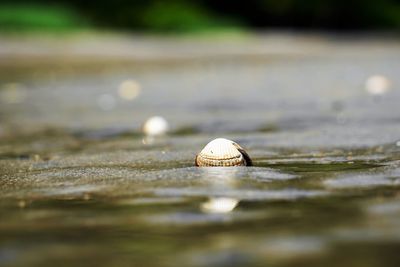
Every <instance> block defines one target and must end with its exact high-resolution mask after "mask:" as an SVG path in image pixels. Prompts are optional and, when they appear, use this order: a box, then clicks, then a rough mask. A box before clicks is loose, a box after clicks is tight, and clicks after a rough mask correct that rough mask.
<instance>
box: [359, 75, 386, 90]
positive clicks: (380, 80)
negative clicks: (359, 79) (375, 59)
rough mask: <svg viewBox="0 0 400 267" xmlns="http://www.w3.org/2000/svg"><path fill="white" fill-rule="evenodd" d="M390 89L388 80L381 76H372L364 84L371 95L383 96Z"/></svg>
mask: <svg viewBox="0 0 400 267" xmlns="http://www.w3.org/2000/svg"><path fill="white" fill-rule="evenodd" d="M389 88H390V80H389V79H388V78H387V77H385V76H383V75H372V76H370V77H369V78H368V79H367V81H366V82H365V89H366V90H367V92H368V93H369V94H371V95H383V94H385V93H386V92H387V91H388V90H389Z"/></svg>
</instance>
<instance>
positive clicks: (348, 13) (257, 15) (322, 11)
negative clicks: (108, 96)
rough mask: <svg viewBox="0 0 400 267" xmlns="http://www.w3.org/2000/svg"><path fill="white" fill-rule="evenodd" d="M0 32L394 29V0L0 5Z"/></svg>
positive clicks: (398, 8)
mask: <svg viewBox="0 0 400 267" xmlns="http://www.w3.org/2000/svg"><path fill="white" fill-rule="evenodd" d="M0 27H1V30H2V31H35V30H36V31H71V30H81V29H85V28H94V29H108V30H118V31H121V30H125V31H140V32H158V33H160V32H161V33H176V32H201V31H214V30H232V29H240V30H262V29H265V28H271V27H273V28H291V29H313V30H322V29H325V30H326V29H329V30H371V29H372V30H378V29H379V30H398V29H399V27H400V2H399V1H398V0H381V1H376V0H364V1H362V0H352V1H334V0H310V1H302V0H284V1H275V0H249V1H246V3H243V2H242V1H211V0H209V1H208V0H194V1H184V0H171V1H159V0H149V1H142V0H136V1H128V0H118V1H96V2H89V1H79V0H69V1H64V0H61V1H57V2H56V3H55V2H54V1H46V0H30V1H28V0H26V1H7V0H2V1H0Z"/></svg>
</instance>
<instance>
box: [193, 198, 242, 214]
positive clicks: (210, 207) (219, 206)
mask: <svg viewBox="0 0 400 267" xmlns="http://www.w3.org/2000/svg"><path fill="white" fill-rule="evenodd" d="M238 204H239V200H237V199H235V198H226V197H216V198H210V199H209V200H207V201H206V202H203V203H201V204H200V209H201V211H203V212H205V213H229V212H231V211H233V209H235V208H236V207H237V205H238Z"/></svg>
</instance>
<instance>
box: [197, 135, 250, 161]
mask: <svg viewBox="0 0 400 267" xmlns="http://www.w3.org/2000/svg"><path fill="white" fill-rule="evenodd" d="M195 164H196V166H204V167H206V166H220V167H228V166H251V165H252V161H251V159H250V157H249V155H248V154H247V153H246V151H244V149H243V148H242V147H240V146H239V145H238V144H237V143H235V142H233V141H231V140H228V139H225V138H217V139H214V140H212V141H211V142H210V143H208V144H207V145H206V146H205V147H204V148H203V150H202V151H200V153H199V154H198V155H197V156H196V159H195Z"/></svg>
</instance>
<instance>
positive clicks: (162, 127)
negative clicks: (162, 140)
mask: <svg viewBox="0 0 400 267" xmlns="http://www.w3.org/2000/svg"><path fill="white" fill-rule="evenodd" d="M168 129H169V126H168V122H167V121H166V120H165V119H164V118H163V117H160V116H155V117H151V118H149V119H148V120H147V121H146V122H145V123H144V125H143V132H144V134H146V135H148V136H158V135H163V134H166V133H167V131H168Z"/></svg>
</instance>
